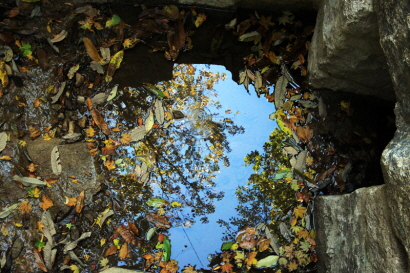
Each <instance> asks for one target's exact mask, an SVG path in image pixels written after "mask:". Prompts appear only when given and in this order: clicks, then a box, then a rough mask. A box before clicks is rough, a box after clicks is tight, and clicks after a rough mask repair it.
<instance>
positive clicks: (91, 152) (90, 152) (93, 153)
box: [88, 149, 98, 155]
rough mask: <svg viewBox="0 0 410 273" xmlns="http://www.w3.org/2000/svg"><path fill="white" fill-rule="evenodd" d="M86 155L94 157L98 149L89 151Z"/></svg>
mask: <svg viewBox="0 0 410 273" xmlns="http://www.w3.org/2000/svg"><path fill="white" fill-rule="evenodd" d="M88 153H89V154H90V155H96V154H97V153H98V149H91V150H90V151H88Z"/></svg>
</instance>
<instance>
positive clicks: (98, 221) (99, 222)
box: [96, 209, 114, 228]
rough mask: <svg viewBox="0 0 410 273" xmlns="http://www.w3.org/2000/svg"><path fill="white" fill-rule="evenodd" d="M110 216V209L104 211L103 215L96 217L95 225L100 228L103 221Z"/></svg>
mask: <svg viewBox="0 0 410 273" xmlns="http://www.w3.org/2000/svg"><path fill="white" fill-rule="evenodd" d="M111 215H114V211H113V210H112V209H106V210H105V211H103V213H101V214H99V215H98V217H97V220H96V223H97V224H98V225H99V226H100V228H102V225H103V224H104V222H105V220H106V219H107V218H108V217H110V216H111Z"/></svg>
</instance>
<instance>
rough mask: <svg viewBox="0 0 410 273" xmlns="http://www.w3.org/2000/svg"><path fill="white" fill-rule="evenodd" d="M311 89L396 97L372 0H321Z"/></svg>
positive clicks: (310, 68) (312, 52)
mask: <svg viewBox="0 0 410 273" xmlns="http://www.w3.org/2000/svg"><path fill="white" fill-rule="evenodd" d="M308 71H309V73H310V75H309V83H310V84H311V85H312V86H313V87H314V88H327V89H332V90H335V91H346V92H353V93H356V94H362V95H372V96H376V97H379V98H382V99H386V100H395V95H394V91H393V87H392V85H391V80H390V77H389V73H388V69H387V65H386V58H385V56H384V54H383V52H382V50H381V47H380V44H379V35H378V28H377V19H376V12H375V10H374V8H373V0H363V1H350V0H324V1H323V4H322V5H321V7H320V10H319V13H318V17H317V20H316V27H315V34H314V36H313V39H312V44H311V49H310V51H309V65H308Z"/></svg>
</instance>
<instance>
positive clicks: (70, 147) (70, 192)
mask: <svg viewBox="0 0 410 273" xmlns="http://www.w3.org/2000/svg"><path fill="white" fill-rule="evenodd" d="M61 143H62V140H61V139H51V140H48V141H45V140H43V139H41V138H38V139H36V140H34V141H32V142H28V143H27V151H28V153H29V155H30V157H31V158H32V159H33V161H34V163H35V164H37V165H39V167H38V169H37V174H38V175H39V176H42V177H45V178H48V177H57V176H55V175H54V174H53V171H52V168H51V150H52V149H53V148H54V147H55V146H56V145H58V149H59V153H60V162H61V167H62V172H61V174H60V175H59V176H58V181H57V182H56V183H55V184H53V185H52V187H51V188H47V189H44V191H45V192H46V195H47V196H48V197H50V198H51V200H53V201H54V204H55V205H63V204H64V203H65V197H78V195H79V194H80V193H81V191H83V190H85V204H89V203H90V202H91V198H92V194H94V193H96V191H98V189H99V185H100V183H99V181H98V178H97V171H96V169H95V165H94V158H93V157H92V156H91V155H90V154H89V152H88V149H87V145H86V143H84V142H79V143H74V144H65V145H61ZM69 176H72V177H74V178H72V177H69ZM72 180H78V182H77V183H73V182H72ZM63 206H65V205H63ZM65 207H67V206H65Z"/></svg>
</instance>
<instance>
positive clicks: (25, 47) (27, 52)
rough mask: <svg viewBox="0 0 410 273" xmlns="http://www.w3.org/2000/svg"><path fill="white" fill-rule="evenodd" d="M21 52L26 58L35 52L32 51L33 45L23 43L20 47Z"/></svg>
mask: <svg viewBox="0 0 410 273" xmlns="http://www.w3.org/2000/svg"><path fill="white" fill-rule="evenodd" d="M20 50H21V51H23V57H26V56H27V55H31V54H33V52H32V51H31V45H30V44H26V43H22V46H21V47H20Z"/></svg>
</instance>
